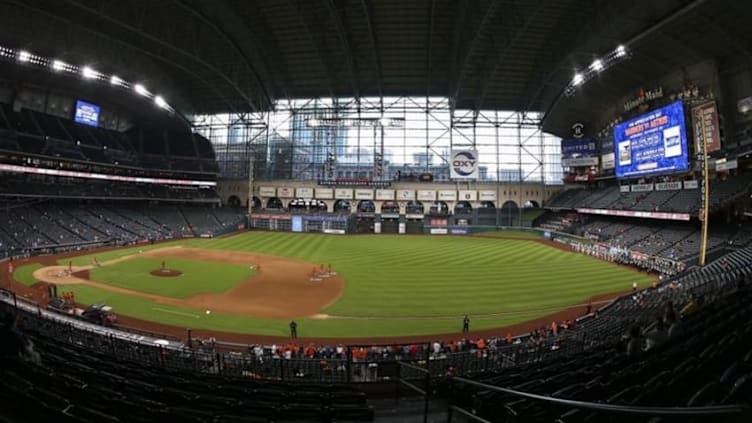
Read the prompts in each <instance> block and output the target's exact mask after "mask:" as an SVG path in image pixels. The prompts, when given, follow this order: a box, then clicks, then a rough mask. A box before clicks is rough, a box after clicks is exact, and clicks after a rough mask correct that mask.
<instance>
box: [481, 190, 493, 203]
mask: <svg viewBox="0 0 752 423" xmlns="http://www.w3.org/2000/svg"><path fill="white" fill-rule="evenodd" d="M478 199H479V200H480V201H496V191H491V190H487V191H478Z"/></svg>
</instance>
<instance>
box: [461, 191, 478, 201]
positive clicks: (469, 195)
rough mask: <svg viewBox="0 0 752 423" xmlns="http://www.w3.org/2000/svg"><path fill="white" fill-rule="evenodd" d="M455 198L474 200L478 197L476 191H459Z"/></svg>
mask: <svg viewBox="0 0 752 423" xmlns="http://www.w3.org/2000/svg"><path fill="white" fill-rule="evenodd" d="M457 198H458V199H459V200H460V201H476V200H477V199H478V191H460V192H459V195H458V196H457Z"/></svg>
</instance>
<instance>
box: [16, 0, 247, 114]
mask: <svg viewBox="0 0 752 423" xmlns="http://www.w3.org/2000/svg"><path fill="white" fill-rule="evenodd" d="M4 1H6V2H9V3H12V4H14V5H17V6H20V7H22V8H25V9H27V10H31V11H33V12H35V13H39V14H43V15H45V16H47V17H48V18H50V19H54V20H57V21H60V22H63V23H65V24H66V25H68V26H69V27H71V28H73V27H76V28H78V29H80V30H82V31H85V32H89V33H91V34H94V35H96V36H97V37H100V38H101V39H105V40H108V41H109V42H112V43H115V44H119V45H121V46H123V47H125V48H128V49H131V50H134V51H137V52H139V53H141V54H144V55H145V56H148V57H151V58H152V59H154V60H156V61H159V62H162V63H165V64H167V65H169V66H171V67H173V68H175V69H177V70H179V71H181V72H183V73H185V74H186V75H188V76H190V77H191V78H193V79H195V80H197V81H199V82H200V83H201V84H202V85H204V86H206V87H207V88H208V89H209V90H210V91H212V92H213V93H214V94H215V95H216V96H217V98H219V99H220V100H221V101H222V102H223V103H225V105H226V106H227V107H228V110H230V111H233V112H235V111H236V110H235V106H234V104H233V102H231V101H230V100H229V99H228V98H227V97H226V96H225V95H224V94H222V93H221V92H220V91H219V90H217V89H216V88H215V87H214V85H213V84H212V83H211V82H210V81H209V80H207V79H206V78H205V77H204V76H202V75H199V74H198V73H196V72H195V71H193V70H191V69H188V68H187V67H185V66H183V65H180V64H178V63H176V62H175V61H172V60H169V59H168V58H166V57H164V56H163V55H160V54H158V53H157V52H154V51H150V50H147V49H144V48H141V47H139V46H136V45H134V44H132V43H130V42H127V41H123V40H119V39H116V38H114V37H112V36H111V35H110V34H108V33H105V32H102V31H99V30H97V29H93V28H90V27H88V26H85V25H84V24H81V23H79V22H74V21H72V20H70V19H68V18H65V17H63V16H61V15H59V14H56V13H53V12H50V11H48V10H44V9H40V8H37V7H35V6H32V5H30V4H28V3H26V2H22V1H18V0H4Z"/></svg>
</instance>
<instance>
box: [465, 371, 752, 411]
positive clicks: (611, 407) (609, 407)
mask: <svg viewBox="0 0 752 423" xmlns="http://www.w3.org/2000/svg"><path fill="white" fill-rule="evenodd" d="M451 380H452V381H455V382H460V383H465V384H467V385H473V386H477V387H479V388H484V389H488V390H491V391H496V392H502V393H505V394H510V395H514V396H518V397H523V398H528V399H532V400H537V401H545V402H550V403H554V404H559V405H565V406H569V407H573V408H586V409H590V410H600V411H613V412H617V413H626V414H640V415H651V416H658V415H660V416H721V415H731V414H741V413H743V412H746V411H749V406H747V405H741V404H735V405H709V406H703V407H645V406H625V405H615V404H601V403H594V402H586V401H578V400H569V399H563V398H555V397H551V396H546V395H538V394H532V393H529V392H522V391H516V390H514V389H509V388H502V387H500V386H495V385H489V384H487V383H482V382H476V381H474V380H470V379H466V378H464V377H459V376H454V377H452V378H451Z"/></svg>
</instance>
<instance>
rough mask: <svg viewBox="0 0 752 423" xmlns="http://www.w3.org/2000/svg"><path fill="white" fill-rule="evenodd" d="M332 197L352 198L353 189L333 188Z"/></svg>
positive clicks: (340, 198)
mask: <svg viewBox="0 0 752 423" xmlns="http://www.w3.org/2000/svg"><path fill="white" fill-rule="evenodd" d="M334 198H336V199H337V200H352V199H353V190H352V189H350V188H337V189H335V190H334Z"/></svg>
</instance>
